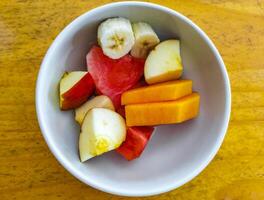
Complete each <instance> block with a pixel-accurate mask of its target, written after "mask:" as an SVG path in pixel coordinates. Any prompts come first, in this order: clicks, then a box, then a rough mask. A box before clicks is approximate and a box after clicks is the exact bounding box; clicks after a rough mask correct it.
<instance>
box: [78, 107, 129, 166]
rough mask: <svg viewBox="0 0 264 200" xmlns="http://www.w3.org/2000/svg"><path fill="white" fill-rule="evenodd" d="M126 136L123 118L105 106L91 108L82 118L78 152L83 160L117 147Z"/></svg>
mask: <svg viewBox="0 0 264 200" xmlns="http://www.w3.org/2000/svg"><path fill="white" fill-rule="evenodd" d="M125 138H126V125H125V120H124V119H123V117H121V116H120V115H119V114H117V113H116V112H114V111H112V110H109V109H106V108H93V109H91V110H90V111H89V112H88V113H87V115H86V116H85V118H84V120H83V124H82V127H81V134H80V138H79V152H80V158H81V161H82V162H84V161H86V160H88V159H90V158H92V157H94V156H98V155H101V154H103V153H105V152H107V151H111V150H113V149H116V148H118V147H119V146H120V145H121V144H122V142H123V141H124V140H125Z"/></svg>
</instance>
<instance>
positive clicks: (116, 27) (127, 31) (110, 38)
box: [97, 17, 135, 59]
mask: <svg viewBox="0 0 264 200" xmlns="http://www.w3.org/2000/svg"><path fill="white" fill-rule="evenodd" d="M97 37H98V43H99V45H100V46H101V47H102V49H103V52H104V54H105V55H107V56H108V57H110V58H112V59H118V58H121V57H123V56H124V55H126V54H127V53H128V52H129V51H130V50H131V48H132V46H133V45H134V42H135V39H134V34H133V30H132V26H131V23H130V21H129V20H128V19H125V18H122V17H116V18H111V19H107V20H106V21H104V22H102V23H101V24H100V25H99V27H98V33H97Z"/></svg>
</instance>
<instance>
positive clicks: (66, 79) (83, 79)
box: [60, 71, 95, 110]
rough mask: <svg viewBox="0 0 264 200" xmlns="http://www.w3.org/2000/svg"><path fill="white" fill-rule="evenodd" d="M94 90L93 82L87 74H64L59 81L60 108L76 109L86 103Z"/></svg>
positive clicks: (78, 72) (77, 72)
mask: <svg viewBox="0 0 264 200" xmlns="http://www.w3.org/2000/svg"><path fill="white" fill-rule="evenodd" d="M94 89H95V85H94V81H93V79H92V77H91V75H90V73H88V72H82V71H76V72H65V73H64V75H63V76H62V78H61V80H60V108H61V109H62V110H68V109H72V108H77V107H79V106H80V105H82V104H83V103H84V102H85V101H87V99H88V97H90V96H91V95H92V94H93V92H94Z"/></svg>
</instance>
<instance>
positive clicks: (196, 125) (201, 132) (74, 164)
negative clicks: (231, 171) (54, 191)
mask: <svg viewBox="0 0 264 200" xmlns="http://www.w3.org/2000/svg"><path fill="white" fill-rule="evenodd" d="M36 110H37V116H38V121H39V125H40V128H41V132H42V135H43V137H44V139H45V141H46V143H47V145H48V147H49V148H50V150H51V152H52V153H53V154H54V156H55V157H56V159H57V160H58V161H59V163H60V164H61V165H62V166H63V167H64V168H65V169H66V170H68V171H69V172H70V173H71V174H72V175H73V176H75V177H76V178H77V179H79V180H80V181H82V182H84V183H85V184H87V185H89V186H92V187H94V188H97V189H99V190H102V191H105V192H109V193H112V194H117V195H123V196H148V195H154V194H160V193H163V192H166V191H169V190H172V189H175V188H177V187H179V186H181V185H183V184H185V183H186V182H188V181H190V180H191V179H192V178H194V177H195V176H197V175H198V174H199V173H200V172H201V171H202V170H203V169H204V168H205V167H206V166H207V165H208V164H209V162H210V161H211V160H212V159H213V157H214V155H215V154H216V152H217V151H218V149H219V147H220V145H221V143H222V141H223V139H224V136H225V132H226V130H227V125H228V119H229V115H230V85H229V80H228V75H227V72H226V69H225V65H224V63H223V60H222V58H221V56H220V54H219V53H218V51H217V49H216V47H215V46H214V44H213V43H212V41H211V40H210V39H209V38H208V36H207V35H206V34H205V33H204V32H203V31H202V30H201V29H200V28H199V27H198V26H197V25H195V24H194V23H193V22H191V21H190V20H189V19H188V18H186V17H184V16H183V15H182V14H180V13H178V12H176V11H174V10H171V9H168V8H166V7H162V6H159V5H155V4H151V3H145V2H118V3H112V4H107V5H104V6H101V7H98V8H95V9H93V10H90V11H88V12H86V13H84V14H83V15H81V16H80V17H78V18H77V19H75V20H74V21H73V22H72V23H70V24H69V25H68V26H67V27H66V28H65V29H64V30H63V31H62V32H61V33H60V34H59V35H58V36H57V38H56V39H55V41H54V42H53V43H52V45H51V47H50V48H49V50H48V52H47V54H46V55H45V58H44V59H43V62H42V65H41V68H40V72H39V75H38V80H37V88H36Z"/></svg>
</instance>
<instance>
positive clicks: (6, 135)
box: [0, 0, 264, 200]
mask: <svg viewBox="0 0 264 200" xmlns="http://www.w3.org/2000/svg"><path fill="white" fill-rule="evenodd" d="M108 2H111V1H110V0H105V1H104V0H46V1H44V0H34V1H33V0H31V1H30V0H16V1H15V0H1V1H0V200H12V199H43V200H44V199H45V200H48V199H99V200H103V199H106V200H110V199H120V200H121V199H126V198H124V197H117V196H113V195H110V194H106V193H103V192H100V191H98V190H95V189H93V188H91V187H89V186H86V185H84V184H83V183H81V182H79V181H78V180H76V179H75V178H74V177H73V176H72V175H70V174H69V173H68V172H67V171H66V170H65V169H64V168H63V167H62V166H60V165H59V163H58V162H57V161H56V159H55V158H54V157H53V155H52V154H51V152H50V151H49V149H48V148H47V145H46V144H45V142H44V139H43V138H42V136H41V133H40V130H39V126H38V122H37V119H36V114H35V104H34V103H35V99H34V95H35V81H36V78H37V73H38V70H39V67H40V63H41V60H42V58H43V56H44V55H45V52H46V50H47V48H48V47H49V45H50V44H51V43H52V41H53V39H54V38H55V37H56V35H57V34H58V33H59V32H60V31H61V30H62V29H63V28H64V27H65V26H66V25H67V24H68V23H69V22H71V21H72V20H73V19H74V18H76V17H77V16H79V15H80V14H82V13H84V12H85V11H87V10H89V9H91V8H93V7H96V6H98V5H102V4H105V3H108ZM151 2H154V3H158V4H161V5H165V6H167V7H170V8H173V9H175V10H177V11H179V12H181V13H183V14H184V15H186V16H188V17H189V18H190V19H192V20H193V21H194V22H195V23H197V24H198V25H199V26H200V27H201V28H202V29H203V30H204V31H205V32H206V33H207V34H208V35H209V37H211V39H212V40H213V42H214V43H215V44H216V46H217V48H218V49H219V51H220V53H221V55H222V56H223V59H224V61H225V63H226V67H227V70H228V73H229V77H230V80H231V87H232V114H231V121H230V125H229V129H228V133H227V136H226V138H225V141H224V143H223V145H222V147H221V149H220V151H219V152H218V154H217V156H216V157H215V159H214V160H213V161H212V162H211V163H210V165H209V166H208V167H207V168H206V169H205V170H204V171H203V172H202V173H201V174H200V175H199V176H198V177H196V178H195V179H194V180H192V181H191V182H189V183H187V184H186V185H184V186H183V187H181V188H179V189H176V190H174V191H171V192H169V193H166V194H162V195H158V196H154V197H146V198H143V199H153V200H157V199H161V200H169V199H184V200H196V199H197V200H198V199H199V200H201V199H225V200H235V199H236V200H237V199H239V200H248V199H250V200H251V199H254V200H263V199H264V1H263V0H222V1H221V0H185V1H183V0H153V1H151ZM137 199H139V198H137Z"/></svg>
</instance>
